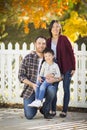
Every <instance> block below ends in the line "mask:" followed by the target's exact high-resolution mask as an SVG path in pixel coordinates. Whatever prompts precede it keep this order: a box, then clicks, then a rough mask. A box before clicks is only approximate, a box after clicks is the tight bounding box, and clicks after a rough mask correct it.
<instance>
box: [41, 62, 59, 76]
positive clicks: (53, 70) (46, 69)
mask: <svg viewBox="0 0 87 130" xmlns="http://www.w3.org/2000/svg"><path fill="white" fill-rule="evenodd" d="M47 74H54V76H55V77H60V70H59V67H58V65H57V64H56V63H55V62H53V64H51V65H49V64H48V63H47V62H46V61H44V63H43V64H42V67H41V71H40V76H41V77H46V75H47Z"/></svg>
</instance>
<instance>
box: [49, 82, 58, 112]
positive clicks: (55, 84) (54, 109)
mask: <svg viewBox="0 0 87 130" xmlns="http://www.w3.org/2000/svg"><path fill="white" fill-rule="evenodd" d="M58 84H59V82H56V83H54V84H53V85H54V86H55V88H56V95H55V97H54V99H53V101H52V106H51V111H54V112H56V104H57V91H58Z"/></svg>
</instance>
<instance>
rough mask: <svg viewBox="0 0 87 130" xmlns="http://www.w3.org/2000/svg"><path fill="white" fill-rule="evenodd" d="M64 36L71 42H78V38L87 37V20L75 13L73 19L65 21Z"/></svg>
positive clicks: (72, 15)
mask: <svg viewBox="0 0 87 130" xmlns="http://www.w3.org/2000/svg"><path fill="white" fill-rule="evenodd" d="M63 30H64V34H65V35H67V36H68V37H69V38H70V39H71V41H73V42H74V41H76V40H77V39H78V36H79V35H81V36H87V21H86V19H85V18H82V17H79V16H78V14H77V12H75V11H73V12H72V13H71V17H70V18H69V19H67V20H66V21H65V24H64V26H63Z"/></svg>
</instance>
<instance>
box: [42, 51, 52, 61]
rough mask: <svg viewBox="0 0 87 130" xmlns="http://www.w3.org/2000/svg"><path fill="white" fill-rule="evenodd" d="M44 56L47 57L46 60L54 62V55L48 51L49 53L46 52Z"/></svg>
mask: <svg viewBox="0 0 87 130" xmlns="http://www.w3.org/2000/svg"><path fill="white" fill-rule="evenodd" d="M44 58H45V61H46V62H48V63H51V62H53V58H54V55H52V54H51V53H49V52H47V53H44Z"/></svg>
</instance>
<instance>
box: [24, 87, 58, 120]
mask: <svg viewBox="0 0 87 130" xmlns="http://www.w3.org/2000/svg"><path fill="white" fill-rule="evenodd" d="M55 95H56V87H54V86H53V85H50V86H48V87H47V90H46V95H45V98H46V99H45V102H44V104H43V112H44V114H46V113H49V111H50V105H51V103H52V101H53V99H54V98H55ZM34 100H35V93H33V94H32V95H31V96H30V97H29V98H28V99H26V98H25V99H24V113H25V117H26V118H27V119H32V118H33V117H34V116H35V115H36V113H37V108H35V107H29V106H28V104H30V103H31V102H33V101H34Z"/></svg>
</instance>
